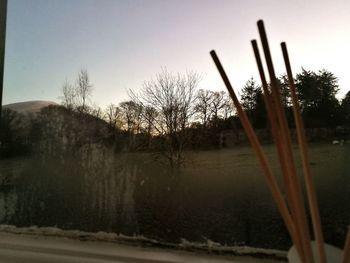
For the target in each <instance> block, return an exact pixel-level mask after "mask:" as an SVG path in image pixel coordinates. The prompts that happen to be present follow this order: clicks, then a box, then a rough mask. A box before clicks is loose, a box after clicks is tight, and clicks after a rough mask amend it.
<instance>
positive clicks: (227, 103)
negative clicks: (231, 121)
mask: <svg viewBox="0 0 350 263" xmlns="http://www.w3.org/2000/svg"><path fill="white" fill-rule="evenodd" d="M223 103H224V105H223V107H222V114H223V118H224V120H227V119H228V118H229V117H231V116H232V115H233V114H234V112H235V107H234V105H233V102H232V99H231V98H230V95H229V94H228V93H227V92H225V95H224V98H223Z"/></svg>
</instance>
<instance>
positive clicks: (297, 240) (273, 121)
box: [251, 40, 305, 261]
mask: <svg viewBox="0 0 350 263" xmlns="http://www.w3.org/2000/svg"><path fill="white" fill-rule="evenodd" d="M251 43H252V47H253V51H254V55H255V59H256V63H257V66H258V71H259V75H260V78H261V83H262V87H263V91H264V96H263V97H264V101H265V105H266V110H267V115H268V117H269V121H270V125H271V132H272V136H273V138H274V141H275V144H276V148H277V151H278V157H279V161H280V164H281V168H282V174H283V176H284V180H285V185H286V187H288V193H289V195H288V201H289V203H291V202H292V199H291V195H290V193H291V192H292V191H293V189H291V183H290V180H289V177H288V174H287V172H286V169H287V168H286V165H285V160H284V156H283V149H282V147H281V145H282V142H281V139H280V135H279V133H280V129H279V127H277V116H276V112H275V111H274V108H275V107H274V105H273V103H274V102H273V98H272V96H271V95H270V92H269V90H268V84H267V81H266V77H265V73H264V68H263V65H262V62H261V58H260V52H259V48H258V45H257V42H256V40H252V41H251ZM291 238H292V241H293V244H294V245H295V247H296V249H297V252H298V254H299V257H300V258H301V260H302V261H305V259H304V258H305V254H304V251H303V247H302V245H301V237H300V235H296V236H291Z"/></svg>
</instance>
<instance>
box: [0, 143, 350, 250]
mask: <svg viewBox="0 0 350 263" xmlns="http://www.w3.org/2000/svg"><path fill="white" fill-rule="evenodd" d="M264 149H265V151H266V153H267V155H268V157H269V159H270V161H271V165H272V168H273V170H274V172H275V174H276V175H277V177H278V180H279V182H281V174H280V172H279V165H278V161H277V157H276V154H275V149H274V147H273V146H272V145H271V146H265V147H264ZM294 150H295V151H294V152H295V159H296V163H297V166H298V167H299V171H301V167H300V160H299V159H298V158H299V157H298V156H299V154H298V149H297V148H296V147H295V149H294ZM130 156H131V160H132V162H133V163H136V164H137V166H138V169H137V178H136V179H135V181H134V182H135V184H136V187H132V189H133V190H132V191H133V195H134V199H135V200H134V201H133V202H132V203H133V204H134V205H135V211H136V213H137V220H138V221H137V222H138V225H139V226H138V229H137V232H138V233H139V234H142V235H145V236H147V237H152V238H157V239H163V240H166V241H174V242H179V241H180V239H181V238H185V239H188V240H190V241H196V242H206V241H207V240H213V241H215V242H220V243H221V244H228V245H232V244H236V245H239V244H246V245H251V246H257V247H273V248H287V247H288V246H289V245H290V241H289V238H288V234H287V232H286V230H285V227H284V225H283V222H282V220H281V218H280V216H279V213H278V211H277V208H276V205H275V203H274V201H273V199H272V197H271V194H270V192H269V191H268V188H267V185H266V183H265V179H264V177H263V175H262V173H261V170H260V167H259V166H258V163H257V159H256V158H255V155H254V153H253V152H252V149H251V148H250V147H237V148H233V149H222V150H211V151H198V152H188V153H187V162H186V165H185V167H184V169H183V170H182V173H181V179H180V182H179V184H178V186H177V187H176V189H171V186H168V185H166V184H165V183H164V182H165V181H166V180H164V179H165V178H166V177H167V174H166V173H167V172H166V169H164V167H163V166H161V165H159V162H158V161H155V160H154V158H153V156H151V155H149V154H131V155H130ZM310 156H311V158H310V159H311V168H312V173H313V176H314V180H315V183H316V190H317V193H318V198H319V206H320V210H321V216H322V223H323V227H324V232H325V239H326V241H327V242H328V243H331V244H334V245H337V246H342V243H343V239H344V236H345V230H346V225H348V224H349V223H350V220H349V219H350V166H349V163H350V145H349V144H346V145H344V146H339V145H330V144H314V145H311V146H310ZM26 162H32V161H30V160H26V161H25V160H18V159H16V160H7V161H0V165H1V166H0V174H1V176H2V177H4V176H6V175H9V176H11V174H18V173H19V172H20V170H21V167H22V166H24V165H23V164H24V163H26ZM27 167H28V165H27ZM29 167H35V164H32V165H29ZM44 176H47V175H44ZM116 176H117V175H116ZM132 180H134V179H132ZM164 193H165V194H164ZM3 197H4V194H3V193H1V194H0V199H1V198H3ZM0 206H1V207H3V206H4V200H0ZM1 207H0V210H1ZM58 209H59V208H58ZM133 209H134V208H133ZM133 211H134V210H133ZM67 220H69V219H67ZM82 220H83V219H82ZM95 229H101V230H108V228H107V227H105V226H103V225H101V226H96V228H94V230H95ZM85 230H86V229H85ZM135 231H136V230H135Z"/></svg>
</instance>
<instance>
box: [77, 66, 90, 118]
mask: <svg viewBox="0 0 350 263" xmlns="http://www.w3.org/2000/svg"><path fill="white" fill-rule="evenodd" d="M75 89H76V90H75V92H76V98H77V100H78V107H79V110H80V111H82V112H86V110H87V103H88V100H89V99H90V96H91V94H92V84H91V83H90V79H89V75H88V72H87V70H85V69H82V70H80V72H79V73H78V79H77V83H76V87H75Z"/></svg>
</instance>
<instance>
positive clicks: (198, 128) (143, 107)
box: [0, 69, 350, 166]
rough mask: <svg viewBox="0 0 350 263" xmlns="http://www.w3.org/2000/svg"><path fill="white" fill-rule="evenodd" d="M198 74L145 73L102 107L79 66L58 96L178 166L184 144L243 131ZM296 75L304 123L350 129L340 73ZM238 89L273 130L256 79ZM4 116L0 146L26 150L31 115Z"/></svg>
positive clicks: (256, 118)
mask: <svg viewBox="0 0 350 263" xmlns="http://www.w3.org/2000/svg"><path fill="white" fill-rule="evenodd" d="M200 81H201V76H200V75H199V74H198V73H195V72H187V73H185V74H180V73H178V74H174V73H171V72H168V71H167V70H166V69H163V70H162V71H161V72H160V73H158V74H157V75H156V77H155V78H154V79H153V80H150V81H145V82H144V84H143V87H142V88H141V89H140V90H139V91H134V90H129V99H128V100H126V101H122V102H120V103H119V104H117V105H116V104H113V103H111V104H109V105H108V106H107V107H106V108H105V109H101V108H100V107H99V106H96V105H93V103H92V102H91V101H92V94H93V85H92V83H91V81H90V77H89V74H88V72H87V70H81V71H80V72H79V73H78V76H77V79H76V80H75V82H73V83H70V82H69V81H68V80H66V81H65V83H64V85H63V87H62V96H61V104H62V105H63V106H64V107H65V108H66V109H67V110H68V111H70V112H74V113H76V114H80V115H89V116H92V117H94V118H97V119H99V120H101V121H103V122H105V123H106V125H107V126H108V127H109V129H110V130H111V131H113V132H114V133H115V134H123V135H125V136H124V137H123V138H128V139H127V143H126V144H125V143H123V145H127V146H125V147H128V149H129V150H133V151H134V150H136V151H137V150H150V151H159V152H162V153H163V155H164V156H165V157H166V158H167V159H168V161H169V163H170V164H171V166H178V165H180V164H181V163H182V162H183V154H181V153H182V152H183V151H184V150H186V149H189V148H197V149H201V148H213V147H217V146H218V145H220V144H222V143H223V142H222V136H221V135H220V133H222V132H223V131H228V130H231V131H233V132H234V133H237V137H239V132H240V131H241V130H242V129H241V126H240V122H239V120H238V118H237V116H236V114H235V109H234V107H233V105H232V102H231V99H230V98H229V95H228V93H227V92H225V91H212V90H206V89H200V88H199V85H200ZM278 83H279V85H280V91H281V96H282V98H283V105H284V108H285V111H286V113H287V117H288V120H289V125H290V127H292V128H293V125H294V121H293V115H292V108H291V107H292V105H291V98H290V94H289V88H288V79H287V77H286V75H281V76H280V77H279V78H278ZM295 83H296V88H297V93H298V96H299V100H300V105H301V109H302V116H303V119H304V122H305V126H306V128H307V129H332V130H335V129H340V130H341V132H343V135H344V136H346V135H347V134H348V130H349V127H350V91H349V92H348V93H347V94H346V95H345V96H344V98H342V99H341V100H338V99H337V94H338V92H339V85H338V79H337V78H336V76H335V75H334V74H333V73H331V72H329V71H327V70H324V69H323V70H319V71H317V72H315V71H310V70H306V69H302V71H301V72H300V73H298V74H297V75H296V77H295ZM240 95H241V96H240V97H241V103H242V106H243V108H244V110H245V111H246V112H247V115H248V117H249V118H250V120H251V122H252V124H253V126H254V128H256V129H258V130H268V129H269V123H268V121H267V119H268V118H267V113H266V110H265V105H264V100H263V93H262V88H261V86H260V85H258V82H257V81H256V80H255V79H253V78H251V79H249V80H248V81H247V82H246V83H245V85H244V86H243V88H242V89H241V92H240ZM31 119H35V116H31ZM1 122H2V129H1V132H0V138H1V148H2V152H4V151H7V152H11V151H22V150H24V149H26V150H27V149H28V145H27V144H26V142H27V141H28V138H25V136H22V135H23V134H25V133H26V132H25V127H26V126H28V125H26V124H25V123H30V122H31V120H30V118H29V119H28V118H24V117H23V116H21V114H19V113H15V112H13V111H11V110H9V109H4V110H3V117H2V120H1ZM119 138H120V137H119ZM224 143H225V142H224ZM4 149H6V150H4Z"/></svg>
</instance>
